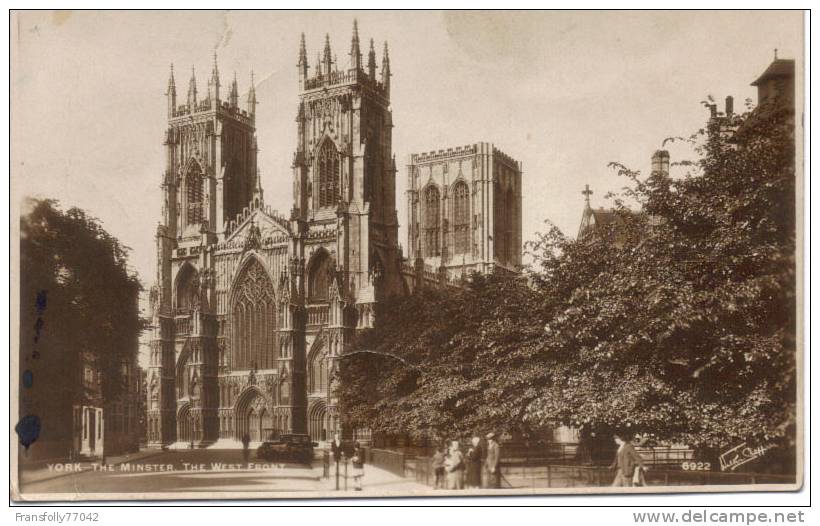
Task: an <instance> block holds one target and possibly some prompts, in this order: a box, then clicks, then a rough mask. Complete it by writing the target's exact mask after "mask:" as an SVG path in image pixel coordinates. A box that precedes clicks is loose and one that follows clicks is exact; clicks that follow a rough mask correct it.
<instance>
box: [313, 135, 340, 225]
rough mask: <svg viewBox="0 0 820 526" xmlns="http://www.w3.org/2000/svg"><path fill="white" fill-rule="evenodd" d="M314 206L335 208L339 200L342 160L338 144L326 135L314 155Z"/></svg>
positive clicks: (316, 207)
mask: <svg viewBox="0 0 820 526" xmlns="http://www.w3.org/2000/svg"><path fill="white" fill-rule="evenodd" d="M313 172H314V177H313V206H314V209H316V210H318V209H320V208H328V207H333V206H335V205H336V203H337V202H338V200H339V189H340V187H341V185H340V181H341V176H342V158H341V154H340V151H339V148H338V147H337V146H336V143H334V142H333V140H331V139H330V137H328V136H327V135H325V136H324V137H323V138H322V140H321V141H319V144H318V146H317V147H316V151H315V154H314V160H313Z"/></svg>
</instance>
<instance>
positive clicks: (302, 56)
mask: <svg viewBox="0 0 820 526" xmlns="http://www.w3.org/2000/svg"><path fill="white" fill-rule="evenodd" d="M296 67H297V68H298V69H299V81H300V82H302V83H304V81H305V80H306V79H307V72H308V61H307V49H306V48H305V34H304V33H302V37H301V39H300V40H299V61H298V62H297V63H296Z"/></svg>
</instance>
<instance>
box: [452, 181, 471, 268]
mask: <svg viewBox="0 0 820 526" xmlns="http://www.w3.org/2000/svg"><path fill="white" fill-rule="evenodd" d="M453 231H454V234H455V240H454V241H455V242H454V249H455V253H456V254H466V253H468V252H469V251H470V191H469V188H468V187H467V184H466V183H465V182H464V181H459V182H458V183H456V184H455V185H454V187H453Z"/></svg>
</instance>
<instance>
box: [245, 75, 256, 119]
mask: <svg viewBox="0 0 820 526" xmlns="http://www.w3.org/2000/svg"><path fill="white" fill-rule="evenodd" d="M257 104H259V102H257V100H256V86H255V85H254V79H253V71H251V89H250V90H248V114H249V115H250V116H251V117H253V116H254V115H256V105H257Z"/></svg>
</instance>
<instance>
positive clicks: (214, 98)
mask: <svg viewBox="0 0 820 526" xmlns="http://www.w3.org/2000/svg"><path fill="white" fill-rule="evenodd" d="M216 62H217V59H216V51H214V67H213V69H212V70H211V80H209V81H208V98H209V99H210V100H211V102H212V103H213V104H214V105H218V104H219V86H220V84H219V66H218V65H217V63H216Z"/></svg>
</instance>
